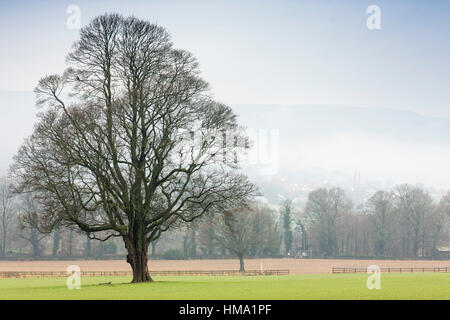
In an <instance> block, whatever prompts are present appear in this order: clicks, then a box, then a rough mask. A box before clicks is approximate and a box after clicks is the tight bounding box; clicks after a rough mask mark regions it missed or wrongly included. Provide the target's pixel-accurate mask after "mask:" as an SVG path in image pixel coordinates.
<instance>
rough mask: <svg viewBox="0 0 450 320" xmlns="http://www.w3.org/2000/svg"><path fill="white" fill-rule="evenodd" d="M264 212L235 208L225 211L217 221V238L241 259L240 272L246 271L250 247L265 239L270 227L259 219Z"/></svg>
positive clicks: (249, 208) (215, 223)
mask: <svg viewBox="0 0 450 320" xmlns="http://www.w3.org/2000/svg"><path fill="white" fill-rule="evenodd" d="M261 214H262V211H261V210H257V209H256V208H254V207H243V208H234V209H230V210H226V211H224V212H223V213H222V214H221V215H220V216H219V217H218V218H217V219H216V220H215V221H214V227H215V237H216V239H217V241H218V242H219V243H220V244H221V245H222V246H223V247H225V248H226V249H228V250H229V251H231V252H232V253H233V254H235V255H237V257H238V258H239V264H240V267H239V270H240V271H244V270H245V266H244V257H245V255H246V254H247V253H248V251H249V249H250V247H251V246H252V245H254V244H256V243H258V242H259V241H261V240H262V239H263V237H264V234H265V231H264V229H265V228H267V227H268V225H266V224H264V220H261V219H259V217H258V215H261Z"/></svg>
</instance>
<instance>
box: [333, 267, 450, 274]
mask: <svg viewBox="0 0 450 320" xmlns="http://www.w3.org/2000/svg"><path fill="white" fill-rule="evenodd" d="M380 272H399V273H405V272H450V267H423V268H407V267H388V268H380ZM332 273H367V268H366V267H333V268H332Z"/></svg>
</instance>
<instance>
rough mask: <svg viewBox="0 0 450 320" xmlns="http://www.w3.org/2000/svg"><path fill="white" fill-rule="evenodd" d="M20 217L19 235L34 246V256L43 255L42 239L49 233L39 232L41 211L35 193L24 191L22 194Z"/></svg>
mask: <svg viewBox="0 0 450 320" xmlns="http://www.w3.org/2000/svg"><path fill="white" fill-rule="evenodd" d="M18 218H19V228H20V231H19V233H18V237H19V238H21V239H24V240H26V241H28V242H29V243H30V244H31V247H32V248H33V256H34V257H39V256H40V255H41V247H42V244H41V241H42V240H43V239H45V238H46V237H47V236H48V234H45V233H41V232H39V212H38V209H37V207H36V203H35V201H34V197H33V194H31V193H24V194H23V195H22V197H21V203H20V210H19V215H18Z"/></svg>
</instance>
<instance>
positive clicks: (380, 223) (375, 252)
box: [300, 185, 450, 258]
mask: <svg viewBox="0 0 450 320" xmlns="http://www.w3.org/2000/svg"><path fill="white" fill-rule="evenodd" d="M300 216H301V217H300V220H303V221H307V222H308V223H309V241H310V243H311V245H312V246H313V247H314V249H315V250H316V251H319V252H321V253H323V254H324V255H326V256H383V257H396V258H410V257H435V256H436V255H437V254H438V248H439V246H440V245H442V246H445V245H447V246H448V235H449V233H448V232H449V229H448V221H449V217H450V193H447V194H446V195H444V196H443V197H442V198H441V199H440V200H439V201H434V200H433V198H432V197H431V195H430V193H429V192H427V191H426V190H424V189H423V188H421V187H416V186H411V185H399V186H397V187H395V188H394V189H393V190H391V191H377V192H376V193H374V194H373V195H372V196H371V197H370V198H369V199H368V200H367V201H366V202H365V203H364V204H363V205H361V206H358V208H353V204H352V202H351V201H350V200H349V199H348V198H347V197H346V195H345V192H344V190H342V189H340V188H331V189H318V190H315V191H313V192H311V193H310V194H309V196H308V201H307V203H306V206H305V208H304V211H303V212H302V214H301V215H300Z"/></svg>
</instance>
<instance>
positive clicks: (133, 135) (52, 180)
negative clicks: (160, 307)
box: [12, 14, 255, 282]
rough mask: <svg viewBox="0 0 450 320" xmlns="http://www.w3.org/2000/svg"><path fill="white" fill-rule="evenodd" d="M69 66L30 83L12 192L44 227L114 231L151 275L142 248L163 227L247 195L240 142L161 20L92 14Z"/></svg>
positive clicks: (138, 271) (138, 269)
mask: <svg viewBox="0 0 450 320" xmlns="http://www.w3.org/2000/svg"><path fill="white" fill-rule="evenodd" d="M67 62H68V64H69V68H68V69H67V70H66V72H64V74H63V75H50V76H46V77H44V78H42V79H41V80H40V81H39V84H38V86H37V88H36V90H35V92H36V94H37V103H38V105H40V106H42V108H43V111H41V112H40V114H39V116H38V117H39V121H38V123H37V125H36V126H35V129H34V132H33V134H32V136H31V137H30V138H28V139H27V140H26V142H25V143H24V145H23V146H22V147H21V148H20V150H19V152H18V153H17V156H16V157H15V164H14V165H13V167H12V173H13V175H14V176H15V177H16V178H17V181H19V182H20V185H19V188H18V190H20V187H25V186H27V187H29V188H31V191H33V192H35V193H36V195H37V199H38V201H39V205H40V206H42V215H40V218H41V223H42V225H43V227H45V228H47V229H52V228H53V227H54V226H56V225H58V224H61V225H62V226H76V227H77V228H78V229H79V230H81V231H83V232H85V233H87V234H88V235H89V237H91V238H92V239H99V240H107V239H109V238H110V237H121V238H122V239H123V241H124V244H125V247H126V249H127V251H128V255H127V262H128V263H129V264H130V265H131V267H132V269H133V280H132V281H133V282H145V281H151V277H150V274H149V272H148V266H147V251H148V247H149V245H150V244H151V242H153V241H155V240H157V239H158V238H159V237H160V235H161V233H163V232H165V231H167V230H169V229H171V228H175V227H178V226H180V225H181V224H184V223H188V222H191V221H193V220H194V219H196V218H198V217H201V216H203V215H205V214H208V213H213V212H220V211H223V210H226V209H228V208H230V207H237V206H239V205H240V204H241V203H242V202H243V201H246V200H247V198H249V197H250V196H252V194H253V192H254V189H255V188H254V186H253V185H252V184H251V183H249V182H248V180H247V178H246V177H245V176H243V175H242V174H239V173H238V172H235V171H234V169H236V168H237V165H238V164H237V163H236V162H235V160H236V155H239V154H240V153H241V152H242V151H243V149H244V145H245V139H246V138H245V136H244V135H243V134H242V132H241V131H242V130H241V129H240V128H239V126H238V125H237V122H236V116H235V115H234V113H233V112H232V110H231V109H230V108H229V107H228V106H226V105H223V104H221V103H217V102H215V101H214V100H212V98H210V97H209V96H208V94H209V93H208V87H209V86H208V84H207V83H206V82H205V81H204V80H202V79H201V78H200V76H199V69H198V63H197V61H196V59H195V58H194V57H193V56H192V54H190V53H188V52H186V51H183V50H179V49H174V48H173V45H172V43H171V41H170V37H169V35H168V33H167V32H166V31H165V30H164V29H163V28H161V27H159V26H156V25H154V24H151V23H149V22H146V21H142V20H139V19H137V18H134V17H130V18H124V17H122V16H120V15H117V14H107V15H103V16H99V17H97V18H95V19H93V20H92V22H91V23H90V24H89V25H87V26H86V27H84V28H83V29H82V30H81V32H80V39H79V40H78V41H77V42H75V44H74V46H73V51H72V52H71V53H70V54H69V55H68V57H67ZM68 93H70V94H68ZM231 136H232V137H231Z"/></svg>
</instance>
